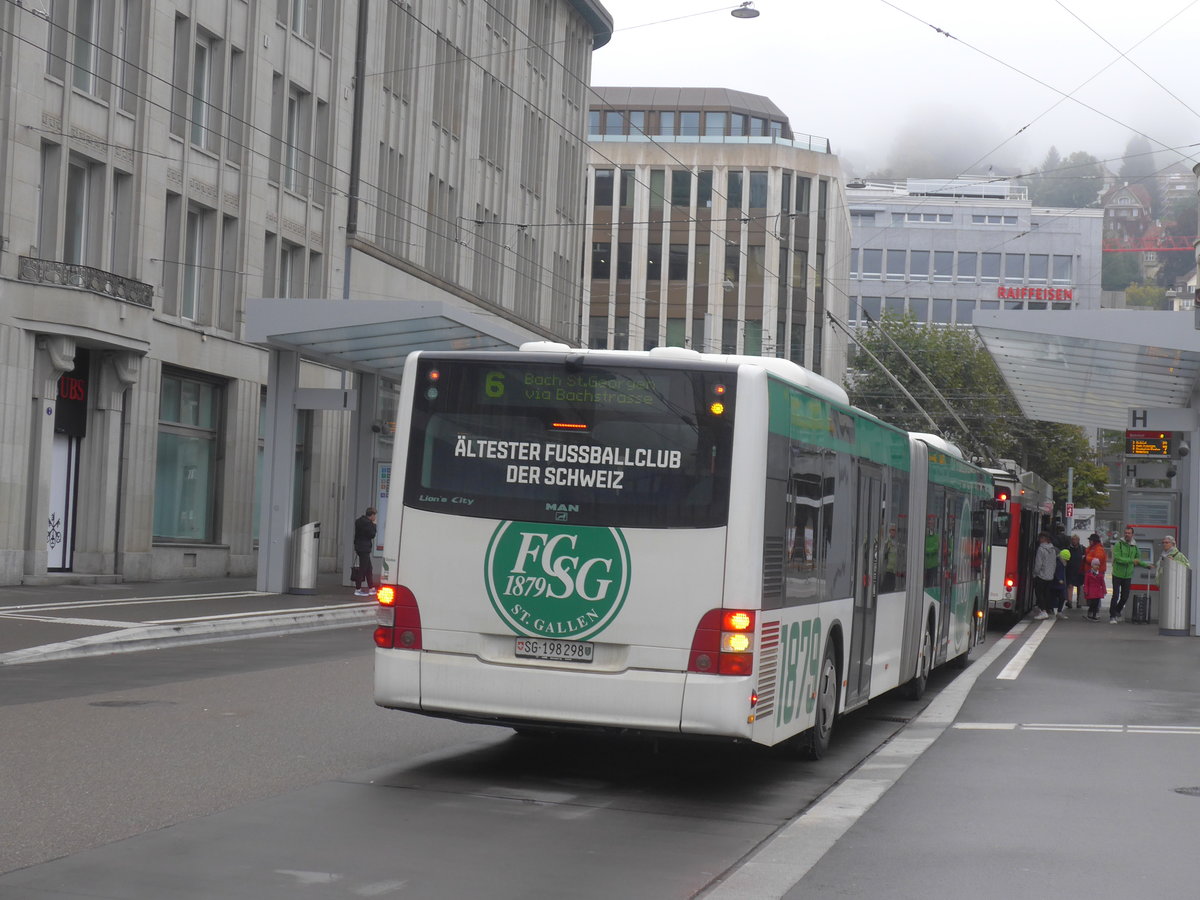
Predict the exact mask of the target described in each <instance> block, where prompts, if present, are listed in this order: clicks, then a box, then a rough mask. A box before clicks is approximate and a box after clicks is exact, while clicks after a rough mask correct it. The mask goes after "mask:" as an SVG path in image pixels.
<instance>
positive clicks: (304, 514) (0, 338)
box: [0, 0, 612, 584]
mask: <svg viewBox="0 0 1200 900" xmlns="http://www.w3.org/2000/svg"><path fill="white" fill-rule="evenodd" d="M363 12H365V13H366V18H361V19H360V13H363ZM0 22H2V26H0V31H2V33H3V37H0V83H2V84H3V87H4V90H3V91H0V172H2V175H3V177H2V178H0V234H2V235H3V240H2V247H0V584H17V583H22V582H26V583H30V582H36V581H39V580H41V581H45V580H46V579H47V577H48V576H49V577H58V578H64V579H65V578H71V577H73V578H76V579H79V578H91V579H92V580H98V579H112V580H117V579H122V578H123V579H126V580H143V579H157V578H179V577H187V576H192V575H194V576H211V575H223V574H226V573H231V574H249V573H253V572H254V571H255V568H256V558H257V556H258V540H259V535H258V533H257V531H258V527H259V522H260V519H261V516H260V512H259V509H258V505H259V503H258V498H259V496H260V491H261V481H262V478H261V475H260V471H261V468H262V466H263V456H264V437H263V429H264V425H263V418H264V417H263V414H262V410H263V409H264V396H265V393H266V392H265V385H266V382H267V373H268V353H267V351H266V350H264V349H263V348H262V347H260V346H256V345H253V344H251V343H248V342H247V341H246V340H245V318H246V315H245V314H246V306H247V302H248V301H252V300H253V298H261V297H268V298H271V297H279V298H291V299H294V300H295V301H297V303H299V302H300V301H301V300H303V301H306V302H308V303H312V302H314V301H322V302H325V301H327V302H329V303H330V304H333V303H337V302H340V301H341V300H342V299H354V300H360V301H361V300H391V299H395V298H401V299H403V300H405V301H410V302H413V303H425V304H427V305H430V304H432V305H436V306H437V307H438V309H440V310H442V311H443V315H442V318H447V317H448V318H450V319H453V318H454V317H455V316H456V315H461V314H464V313H462V311H466V313H465V314H470V315H474V316H475V317H476V319H477V320H478V321H484V322H496V323H505V324H506V325H507V326H510V327H509V333H510V334H513V333H516V334H522V335H528V336H529V337H545V338H552V339H557V340H566V341H578V340H579V318H580V316H579V296H580V291H581V286H580V281H579V278H580V276H579V273H580V271H581V270H582V267H583V264H582V260H581V258H580V257H581V255H582V253H583V250H582V248H583V244H584V240H585V235H584V232H583V229H582V226H581V225H579V224H578V223H580V222H582V221H583V219H584V208H583V191H582V188H581V185H582V183H583V173H584V168H585V158H586V146H585V144H584V141H583V139H582V134H583V128H584V123H585V120H586V110H587V106H586V85H587V82H588V80H589V75H590V69H591V51H592V50H593V48H594V47H596V46H599V45H602V44H603V43H604V42H606V41H607V40H608V37H609V35H610V33H611V30H612V22H611V18H610V17H609V15H608V13H607V12H606V11H605V10H604V9H603V7H602V6H601V5H600V4H599V3H598V2H595V0H505V2H497V0H462V2H459V3H453V4H442V3H427V4H417V3H410V2H401V0H391V2H384V3H371V4H367V3H357V2H351V0H278V2H269V3H264V2H256V0H203V2H201V0H52V2H46V3H42V4H38V3H26V4H19V3H6V4H3V5H2V6H0ZM516 222H535V223H539V224H543V225H547V226H552V227H546V228H539V229H536V230H529V231H525V230H520V229H517V228H516V227H515V226H510V225H509V224H508V223H516ZM484 330H486V326H485V328H484ZM431 339H432V338H431ZM458 340H460V342H461V345H463V346H469V345H470V340H469V339H467V338H458ZM350 378H351V376H350V375H349V374H348V373H347V372H345V371H338V370H336V369H331V368H329V367H327V366H322V365H315V364H312V363H304V364H303V365H302V366H301V368H300V371H299V384H300V385H301V386H302V387H316V388H319V387H335V388H336V387H342V386H345V385H346V384H347V383H349V379H350ZM360 393H361V394H362V396H364V397H366V398H367V399H366V402H368V403H369V404H370V408H367V409H359V410H358V413H359V415H358V417H357V418H358V419H359V420H361V422H362V425H361V428H362V429H363V430H364V433H365V440H366V441H369V442H371V443H370V449H369V450H368V451H367V452H366V453H365V454H364V455H363V456H362V457H360V458H361V459H364V460H365V461H366V462H367V466H364V467H363V468H369V469H370V468H374V467H375V466H376V465H377V466H379V468H378V469H375V471H372V472H368V473H367V474H366V475H365V476H364V475H362V473H358V475H357V476H352V475H351V474H350V473H349V471H348V470H349V469H351V468H352V467H351V466H350V465H348V463H347V458H348V454H347V446H348V442H349V441H350V439H351V437H352V436H351V435H350V434H349V431H350V417H349V416H348V415H346V414H345V413H343V412H340V411H338V412H334V411H329V410H321V409H310V410H299V411H298V413H297V415H296V428H295V431H294V457H295V460H296V473H297V474H296V478H295V482H294V491H293V499H294V503H292V504H291V506H290V508H291V509H293V510H294V513H293V516H292V519H293V521H294V523H295V524H299V523H301V522H305V521H310V520H314V519H319V520H322V521H323V523H324V528H323V530H322V535H321V543H320V559H321V567H322V568H323V569H325V570H333V569H337V568H338V567H340V566H341V565H342V564H344V563H345V562H346V557H347V556H348V549H347V544H348V541H347V540H346V537H345V534H344V529H345V527H347V526H348V524H349V522H350V520H351V517H352V514H353V508H354V507H357V508H358V510H359V511H360V512H361V507H362V505H365V504H364V503H363V500H364V499H367V500H369V499H372V498H373V497H374V496H376V495H378V494H379V493H380V492H381V491H382V492H386V480H382V481H381V479H386V472H385V470H384V469H383V467H382V466H383V461H385V460H387V459H389V458H390V444H389V443H388V440H387V433H386V432H387V430H388V429H387V428H386V427H383V428H382V429H380V430H381V431H382V433H381V434H378V435H373V433H372V432H371V430H370V428H369V426H370V424H371V423H372V422H374V423H376V424H378V423H384V425H385V426H386V423H388V422H390V421H392V420H393V419H394V403H393V401H392V399H391V398H392V396H393V394H392V391H391V390H390V389H389V385H388V384H387V383H383V382H381V383H377V384H374V385H373V386H372V389H371V390H369V391H364V392H360ZM376 472H378V474H376ZM353 477H358V478H363V477H365V478H366V487H363V486H361V485H359V484H357V483H355V482H353V480H352V478H353ZM372 482H373V483H372Z"/></svg>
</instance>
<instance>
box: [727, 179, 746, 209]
mask: <svg viewBox="0 0 1200 900" xmlns="http://www.w3.org/2000/svg"><path fill="white" fill-rule="evenodd" d="M725 199H726V202H727V203H728V204H729V208H730V209H731V210H740V209H741V208H742V171H741V169H735V170H733V171H731V172H730V173H729V183H728V187H727V188H726V190H725Z"/></svg>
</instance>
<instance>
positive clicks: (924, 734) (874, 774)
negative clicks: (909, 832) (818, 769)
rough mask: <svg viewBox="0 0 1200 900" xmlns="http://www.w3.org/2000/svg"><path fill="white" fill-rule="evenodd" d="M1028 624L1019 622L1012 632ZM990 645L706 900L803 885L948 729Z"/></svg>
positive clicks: (1000, 646)
mask: <svg viewBox="0 0 1200 900" xmlns="http://www.w3.org/2000/svg"><path fill="white" fill-rule="evenodd" d="M1023 624H1024V623H1018V626H1017V627H1014V629H1013V631H1010V632H1009V634H1012V633H1013V632H1015V631H1017V628H1018V627H1020V626H1021V625H1023ZM1011 647H1012V644H1010V643H1009V642H1008V641H1004V640H1000V641H996V642H995V643H994V644H993V645H992V646H991V648H990V649H989V650H988V652H987V653H985V654H984V655H983V656H981V657H980V658H979V659H977V660H975V662H973V663H971V665H970V666H969V667H968V668H967V670H966V671H965V672H963V673H962V674H961V675H959V676H958V677H957V678H955V679H954V681H952V682H951V683H950V684H948V685H947V686H946V687H945V688H944V689H943V690H942V691H941V692H940V693H939V694H938V695H937V696H936V697H934V698H933V700H932V701H931V702H930V704H929V705H928V706H927V707H925V709H924V711H923V712H921V714H920V715H918V716H917V717H916V718H915V719H914V720H913V721H912V722H911V723H910V724H909V725H907V726H906V727H905V728H904V729H903V730H901V731H900V732H899V733H898V734H897V736H896V737H894V738H892V740H890V741H889V742H887V743H886V744H884V745H883V746H882V747H880V748H879V749H878V750H876V751H875V752H874V753H872V754H871V755H870V756H868V757H867V758H866V759H865V760H864V761H863V762H862V763H861V764H860V765H859V766H858V767H857V768H856V769H854V770H853V771H852V772H851V773H850V774H849V775H847V776H846V777H845V778H844V779H843V780H842V781H841V782H840V783H839V784H837V785H835V786H834V787H833V788H831V789H830V790H829V791H828V792H827V793H825V794H824V795H823V796H822V797H821V798H820V799H819V800H817V802H816V803H814V804H813V805H812V806H810V807H809V808H808V809H807V810H805V811H804V812H803V813H801V814H800V815H799V816H797V817H796V818H795V819H793V820H792V821H791V822H790V823H788V824H787V825H786V826H784V827H783V828H781V829H780V830H779V831H777V832H776V833H775V834H774V835H773V836H771V837H770V838H768V839H767V840H766V841H764V842H763V844H761V845H760V846H759V847H758V849H757V850H754V851H752V852H751V854H750V855H749V856H748V857H747V858H746V860H745V862H744V863H742V864H741V865H740V866H737V867H736V868H733V869H732V870H731V871H730V872H729V873H728V876H727V877H726V878H725V879H724V880H723V881H721V882H720V883H718V884H716V885H714V886H713V887H712V889H711V890H710V891H708V892H706V893H702V894H701V896H703V897H704V898H705V900H768V898H771V900H777V898H781V897H783V896H784V894H786V893H788V891H790V890H791V889H792V888H793V887H795V886H796V885H798V884H799V883H800V882H801V881H802V880H803V879H804V876H805V875H807V874H808V872H809V870H810V869H812V867H813V866H815V865H816V864H817V863H818V862H819V861H820V859H821V857H823V856H824V855H825V854H826V853H827V852H828V851H829V850H830V849H831V848H832V847H833V846H834V844H836V843H837V842H838V841H839V840H841V838H842V837H843V836H844V835H845V834H846V832H847V831H849V830H850V828H851V827H852V826H853V825H854V824H855V823H856V822H857V821H858V820H859V819H861V818H862V816H863V815H864V814H865V813H866V812H867V810H869V809H870V808H871V807H872V806H874V805H875V802H876V801H877V800H879V798H880V797H882V796H883V795H884V794H885V793H887V791H888V790H889V789H890V788H891V787H892V785H894V784H895V783H896V782H897V781H899V780H900V778H901V776H903V775H904V773H905V772H907V771H908V769H909V768H910V767H911V766H912V764H913V763H914V762H916V761H917V759H918V757H920V756H921V754H922V753H924V752H925V751H926V750H927V749H929V747H930V745H932V744H933V742H934V741H936V740H937V739H938V738H939V737H941V735H942V734H943V733H944V732H945V731H946V729H947V728H949V727H950V726H951V725H952V724H953V722H954V717H955V716H957V715H958V712H959V710H960V709H962V706H963V704H964V703H965V702H966V699H967V695H968V694H970V692H971V689H972V688H973V687H974V686H975V682H976V681H977V680H979V678H980V676H982V675H983V673H984V672H985V671H986V670H987V669H988V667H990V666H991V664H992V663H994V662H995V661H996V660H997V659H998V658H999V657H1000V656H1001V655H1002V654H1004V653H1007V652H1008V650H1009V649H1011Z"/></svg>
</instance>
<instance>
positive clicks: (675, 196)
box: [671, 169, 692, 208]
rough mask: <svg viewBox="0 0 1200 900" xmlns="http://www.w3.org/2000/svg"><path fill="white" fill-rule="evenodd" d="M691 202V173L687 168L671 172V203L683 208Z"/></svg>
mask: <svg viewBox="0 0 1200 900" xmlns="http://www.w3.org/2000/svg"><path fill="white" fill-rule="evenodd" d="M691 202H692V173H691V172H689V171H688V170H687V169H675V170H673V171H672V172H671V205H672V206H682V207H684V208H686V207H688V206H690V205H691Z"/></svg>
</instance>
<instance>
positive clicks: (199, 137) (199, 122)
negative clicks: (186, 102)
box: [192, 36, 213, 147]
mask: <svg viewBox="0 0 1200 900" xmlns="http://www.w3.org/2000/svg"><path fill="white" fill-rule="evenodd" d="M212 55H213V54H212V41H211V40H210V39H209V38H206V37H203V36H198V37H197V38H196V46H195V50H194V53H193V55H192V143H193V144H195V145H196V146H197V147H204V146H207V144H208V117H209V110H210V109H211V108H212V105H211V99H212V94H211V92H212V74H211V72H210V70H209V66H210V60H211V59H212Z"/></svg>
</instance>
